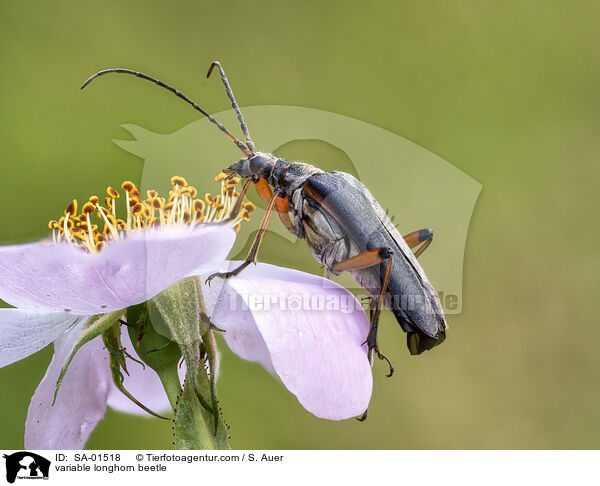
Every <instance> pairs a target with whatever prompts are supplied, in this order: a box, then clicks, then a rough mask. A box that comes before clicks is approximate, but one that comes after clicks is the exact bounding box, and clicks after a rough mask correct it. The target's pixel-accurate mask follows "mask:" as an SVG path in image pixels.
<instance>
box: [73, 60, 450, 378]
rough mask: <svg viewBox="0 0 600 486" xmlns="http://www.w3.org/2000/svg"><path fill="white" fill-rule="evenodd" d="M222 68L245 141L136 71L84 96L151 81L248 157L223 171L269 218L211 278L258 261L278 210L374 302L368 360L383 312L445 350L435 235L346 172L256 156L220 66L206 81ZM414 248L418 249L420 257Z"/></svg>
mask: <svg viewBox="0 0 600 486" xmlns="http://www.w3.org/2000/svg"><path fill="white" fill-rule="evenodd" d="M215 67H217V68H218V69H219V71H220V73H221V80H222V81H223V84H224V85H225V89H226V91H227V95H228V97H229V99H230V100H231V106H232V107H233V109H234V110H235V112H236V114H237V118H238V120H239V122H240V125H241V129H242V132H243V134H244V138H245V141H244V142H242V141H240V140H238V139H237V138H236V137H235V136H233V135H232V134H231V132H230V131H229V130H227V129H226V128H225V127H224V126H223V125H222V124H221V123H219V122H218V121H217V120H215V118H214V117H213V116H212V115H210V114H209V113H208V112H206V111H205V110H204V109H202V108H201V107H200V106H199V105H198V104H196V103H195V102H193V101H192V100H191V99H189V98H188V97H187V96H185V95H184V94H183V93H181V92H180V91H178V90H176V89H175V88H172V87H171V86H169V85H167V84H165V83H163V82H162V81H160V80H158V79H155V78H152V77H150V76H148V75H146V74H143V73H140V72H137V71H132V70H130V69H122V68H116V69H106V70H103V71H100V72H98V73H96V74H94V75H93V76H91V77H90V78H88V79H87V80H86V81H85V82H84V83H83V85H82V86H81V89H83V88H85V87H86V86H87V85H88V84H89V83H91V82H92V81H93V80H94V79H95V78H97V77H99V76H102V75H104V74H109V73H120V74H131V75H134V76H137V77H138V78H142V79H145V80H147V81H151V82H153V83H155V84H157V85H158V86H161V87H162V88H165V89H167V90H169V91H171V92H172V93H174V94H175V95H176V96H178V97H179V98H181V99H183V100H184V101H185V102H187V103H189V104H190V105H191V106H192V107H193V108H194V109H195V110H197V111H199V112H200V113H202V114H203V115H204V116H205V117H207V118H208V119H209V120H210V121H211V122H212V123H214V124H215V125H217V127H218V128H219V129H220V130H221V131H222V132H224V133H225V134H226V135H227V136H228V137H229V138H230V139H231V140H232V141H233V142H234V143H235V144H236V145H237V147H238V148H239V149H240V150H241V151H242V153H243V154H244V156H245V157H244V158H243V159H241V160H238V161H237V162H235V163H234V164H231V165H230V166H229V167H227V168H225V169H224V170H223V172H225V173H227V174H230V175H231V177H233V176H234V175H237V176H239V177H241V178H242V179H246V183H245V184H244V187H243V189H242V195H241V197H240V198H239V200H238V201H239V203H238V207H237V208H234V210H233V213H232V217H235V215H236V214H237V212H239V210H240V209H241V207H239V206H241V204H240V203H241V201H242V200H243V199H244V195H245V194H246V191H247V190H248V186H249V185H250V184H251V183H253V184H254V185H255V187H256V190H257V192H258V194H259V195H260V196H261V198H262V199H263V200H264V201H265V202H266V203H267V211H266V213H265V215H264V217H263V220H262V222H261V224H260V228H259V230H258V232H257V234H256V237H255V238H254V242H253V244H252V247H251V248H250V251H249V253H248V256H247V257H246V259H245V261H244V262H243V263H242V264H241V265H239V266H238V267H237V268H235V269H233V270H231V271H230V272H226V273H217V274H214V275H211V276H210V277H209V279H208V280H207V281H208V282H210V280H212V279H213V278H215V277H220V278H225V279H226V278H230V277H234V276H235V275H237V274H238V273H240V272H241V271H242V270H243V269H244V268H246V267H247V266H248V265H249V264H251V263H255V262H256V257H257V254H258V249H259V247H260V244H261V242H262V240H263V236H264V233H265V231H266V229H267V226H268V224H269V219H270V216H271V212H272V211H273V210H276V211H277V213H278V214H279V217H280V219H281V221H282V222H283V224H284V225H285V227H286V228H287V229H288V230H289V231H290V232H292V233H293V234H295V235H296V236H297V237H298V238H302V239H305V240H306V242H307V243H308V245H309V247H310V249H311V251H312V254H313V256H314V258H315V259H316V260H317V261H318V262H319V263H321V264H323V265H324V266H325V267H326V268H327V269H328V271H329V272H330V273H331V274H334V275H338V274H339V273H341V272H344V271H349V272H351V274H352V276H353V277H354V279H355V280H356V282H357V283H358V284H359V285H360V286H361V287H363V288H364V289H365V290H367V292H369V295H370V324H371V326H370V330H369V333H368V335H367V338H366V341H365V342H366V344H367V346H368V356H369V360H372V357H373V354H375V355H376V356H377V357H378V358H379V359H381V360H385V361H387V363H388V365H389V367H390V370H389V374H388V376H391V375H392V374H393V372H394V368H393V366H392V364H391V362H390V361H389V359H388V358H387V357H386V356H385V355H384V354H383V353H381V351H380V350H379V347H378V344H377V327H378V322H379V315H380V313H381V309H382V308H383V307H384V306H386V307H387V308H389V309H390V310H391V311H392V312H393V313H394V315H395V316H396V319H397V321H398V323H399V324H400V327H402V329H403V330H404V331H405V332H406V333H407V344H408V349H409V351H410V353H411V354H421V353H422V352H423V351H426V350H429V349H431V348H433V347H434V346H436V345H438V344H440V343H442V342H443V341H444V339H445V337H446V328H447V326H446V321H445V319H444V313H443V311H442V307H441V305H440V301H439V299H438V296H437V294H436V292H435V290H434V289H433V287H432V286H431V284H430V283H429V280H428V279H427V277H426V276H425V272H424V271H423V269H422V268H421V265H419V263H418V262H417V257H418V256H419V255H420V254H421V253H422V252H423V251H424V250H425V249H426V248H427V247H428V246H429V244H430V243H431V240H432V238H433V232H432V231H431V230H429V229H422V230H419V231H415V232H413V233H410V234H408V235H406V236H404V237H402V236H401V235H400V233H399V231H398V230H397V228H396V227H395V226H394V225H393V224H392V222H391V221H390V219H389V218H388V216H387V215H386V213H385V211H384V210H383V209H382V207H381V206H380V205H379V203H378V202H377V201H376V200H375V198H374V197H373V196H372V195H371V193H370V192H369V190H368V189H367V188H366V187H365V186H364V185H363V184H361V183H360V182H359V181H358V180H357V179H356V178H355V177H353V176H351V175H350V174H347V173H345V172H337V171H334V172H325V171H323V170H321V169H319V168H317V167H314V166H312V165H310V164H305V163H302V162H288V161H287V160H284V159H282V158H279V157H277V156H276V155H273V154H268V153H262V152H258V151H257V150H256V148H255V146H254V143H253V142H252V140H251V138H250V132H249V130H248V127H247V125H246V122H245V121H244V117H243V116H242V112H241V111H240V108H239V106H238V104H237V102H236V100H235V97H234V95H233V91H232V90H231V87H230V85H229V81H228V80H227V77H226V76H225V72H224V70H223V68H222V66H221V64H220V63H219V62H213V63H212V64H211V66H210V68H209V70H208V73H207V77H209V76H210V74H211V73H212V71H213V69H214V68H215ZM411 248H417V249H416V251H415V253H414V254H413V252H412V251H411Z"/></svg>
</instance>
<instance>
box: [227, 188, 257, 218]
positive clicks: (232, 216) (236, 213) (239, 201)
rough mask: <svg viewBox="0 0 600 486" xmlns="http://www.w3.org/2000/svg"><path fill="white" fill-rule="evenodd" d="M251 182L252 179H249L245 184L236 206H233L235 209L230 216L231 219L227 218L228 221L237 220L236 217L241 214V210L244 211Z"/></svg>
mask: <svg viewBox="0 0 600 486" xmlns="http://www.w3.org/2000/svg"><path fill="white" fill-rule="evenodd" d="M251 182H252V179H248V180H247V181H246V183H245V184H244V187H243V188H242V192H240V195H239V196H238V198H237V201H236V202H235V206H233V209H232V210H231V213H230V214H229V218H227V220H228V221H233V220H234V219H235V218H236V216H237V215H238V214H239V213H240V209H242V204H244V198H245V197H246V193H247V192H248V186H249V185H250V183H251Z"/></svg>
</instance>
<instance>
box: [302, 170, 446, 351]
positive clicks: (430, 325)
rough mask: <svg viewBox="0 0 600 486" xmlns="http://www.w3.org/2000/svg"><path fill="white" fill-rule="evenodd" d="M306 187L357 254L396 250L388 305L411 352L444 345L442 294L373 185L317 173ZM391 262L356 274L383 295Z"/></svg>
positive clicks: (339, 174)
mask: <svg viewBox="0 0 600 486" xmlns="http://www.w3.org/2000/svg"><path fill="white" fill-rule="evenodd" d="M306 185H307V186H309V189H310V194H311V196H312V197H313V198H314V199H316V200H315V201H312V202H313V204H315V203H316V204H317V205H318V207H319V209H320V210H321V211H322V212H325V213H326V214H327V215H329V216H331V217H332V218H334V219H335V220H336V221H337V222H338V223H339V225H340V227H341V228H342V229H343V232H344V233H345V234H346V235H347V236H348V237H349V238H350V239H351V240H352V242H353V244H354V245H355V247H356V250H357V252H363V251H366V250H370V249H373V248H380V247H383V248H389V249H390V250H392V252H393V266H392V270H391V274H390V279H389V282H388V288H387V291H386V299H385V300H386V306H387V307H388V308H390V309H391V310H392V312H393V313H394V315H395V316H396V319H397V320H398V322H399V324H400V326H401V327H402V329H403V330H404V331H405V332H407V333H408V347H409V350H410V352H411V354H420V353H421V352H423V351H425V350H427V349H431V348H432V347H434V346H435V345H437V344H439V343H441V342H442V341H443V340H444V338H445V330H446V322H445V319H444V314H443V311H442V307H441V305H440V302H439V299H438V297H437V294H436V293H435V290H434V289H433V287H432V286H431V284H430V283H429V280H428V279H427V276H426V275H425V272H424V271H423V269H422V268H421V265H420V264H419V263H418V262H417V259H416V258H415V257H414V255H413V253H412V251H411V250H410V248H409V247H408V245H407V244H406V242H405V241H404V239H403V238H402V236H401V235H400V233H399V231H398V230H397V229H396V227H395V226H394V225H393V224H392V222H391V221H390V219H389V218H388V217H387V215H386V214H385V211H384V210H383V208H382V207H381V206H380V205H379V203H378V202H377V201H376V200H375V198H374V197H373V196H372V195H371V193H370V192H369V191H368V189H367V188H366V187H365V186H364V185H363V184H362V183H360V182H359V181H358V180H357V179H356V178H354V177H353V176H351V175H350V174H346V173H345V172H331V173H321V174H315V175H313V176H311V177H310V178H308V179H307V181H306ZM349 256H353V255H349ZM386 265H387V263H386V262H382V263H381V264H379V265H375V266H373V267H369V268H365V269H362V270H358V271H355V272H353V276H354V277H355V279H356V280H357V283H358V284H359V285H361V286H362V287H363V288H365V289H366V290H367V291H368V292H369V293H370V294H371V295H372V296H373V297H377V296H378V295H379V292H380V291H381V286H382V283H383V277H384V275H385V269H386Z"/></svg>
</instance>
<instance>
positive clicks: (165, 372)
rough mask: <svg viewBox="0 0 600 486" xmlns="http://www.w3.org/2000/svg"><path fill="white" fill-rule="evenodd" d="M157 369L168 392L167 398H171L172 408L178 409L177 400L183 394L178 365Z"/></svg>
mask: <svg viewBox="0 0 600 486" xmlns="http://www.w3.org/2000/svg"><path fill="white" fill-rule="evenodd" d="M155 371H156V374H158V377H159V378H160V382H161V383H162V386H163V388H164V389H165V392H166V393H167V398H168V399H169V403H170V404H171V408H172V409H173V411H175V410H177V401H178V400H179V396H180V395H181V383H180V382H179V373H178V372H177V367H176V366H175V367H173V366H169V367H168V368H164V369H161V370H155Z"/></svg>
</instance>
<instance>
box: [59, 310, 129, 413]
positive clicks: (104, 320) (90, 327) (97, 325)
mask: <svg viewBox="0 0 600 486" xmlns="http://www.w3.org/2000/svg"><path fill="white" fill-rule="evenodd" d="M122 314H123V311H122V310H120V311H115V312H109V313H108V314H99V315H96V316H91V317H90V318H89V319H88V320H87V322H86V323H85V326H84V330H83V332H82V333H81V334H80V335H79V337H78V338H77V339H76V341H75V342H74V343H73V347H72V348H71V352H70V353H69V356H67V359H66V360H65V364H64V365H63V367H62V369H61V370H60V374H59V375H58V379H57V380H56V388H55V389H54V398H53V400H52V405H54V403H55V402H56V397H57V395H58V390H59V388H60V385H61V383H62V380H63V378H64V377H65V373H66V372H67V369H68V368H69V365H70V364H71V361H73V358H74V357H75V354H77V351H79V348H81V346H83V345H84V344H85V343H87V342H88V341H91V340H92V339H94V338H95V337H98V336H100V334H102V333H103V332H104V331H106V330H107V329H108V328H109V327H111V326H112V325H114V324H115V323H117V322H118V321H119V318H120V317H121V315H122Z"/></svg>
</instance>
